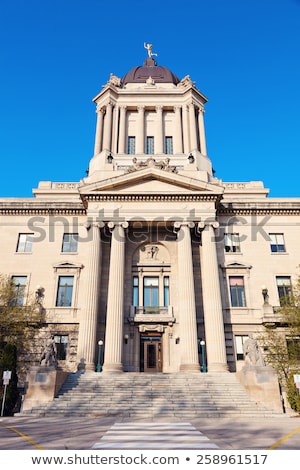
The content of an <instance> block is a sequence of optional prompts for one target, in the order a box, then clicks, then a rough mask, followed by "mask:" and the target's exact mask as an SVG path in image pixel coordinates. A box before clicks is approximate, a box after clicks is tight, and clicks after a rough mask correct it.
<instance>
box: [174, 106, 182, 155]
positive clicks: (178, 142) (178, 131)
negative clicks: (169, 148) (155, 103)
mask: <svg viewBox="0 0 300 470" xmlns="http://www.w3.org/2000/svg"><path fill="white" fill-rule="evenodd" d="M174 111H175V129H174V154H176V153H182V150H183V149H182V124H181V106H174Z"/></svg>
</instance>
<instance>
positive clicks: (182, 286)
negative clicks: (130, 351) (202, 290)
mask: <svg viewBox="0 0 300 470" xmlns="http://www.w3.org/2000/svg"><path fill="white" fill-rule="evenodd" d="M193 226H194V223H193V222H191V223H181V222H175V224H174V228H175V230H178V229H179V231H178V235H177V247H178V297H179V308H180V318H179V322H180V349H181V364H180V370H181V371H182V372H193V371H199V370H200V366H199V360H198V344H197V320H196V304H195V288H194V273H193V257H192V245H191V234H190V228H192V227H193Z"/></svg>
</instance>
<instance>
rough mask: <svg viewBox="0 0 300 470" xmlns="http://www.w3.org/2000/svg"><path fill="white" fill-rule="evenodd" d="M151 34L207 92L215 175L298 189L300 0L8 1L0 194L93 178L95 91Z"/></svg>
mask: <svg viewBox="0 0 300 470" xmlns="http://www.w3.org/2000/svg"><path fill="white" fill-rule="evenodd" d="M145 41H146V42H151V43H152V44H153V52H156V53H157V54H158V58H157V61H158V64H159V65H164V66H167V67H169V68H170V69H171V70H172V71H173V72H174V73H175V74H176V75H177V76H179V77H180V78H183V77H184V76H185V75H187V74H189V75H190V77H191V79H192V80H193V81H195V82H196V86H197V88H199V89H200V91H201V92H202V93H203V94H205V95H206V96H207V98H208V103H207V105H206V113H205V123H206V136H207V147H208V154H209V156H210V158H211V159H212V161H213V167H214V169H215V170H216V176H217V177H218V178H221V179H222V180H223V181H251V180H262V181H264V183H265V186H266V187H268V188H270V189H271V191H270V196H272V197H277V196H278V197H299V196H300V185H299V176H300V92H299V84H300V53H299V52H300V51H299V49H300V0H252V1H248V0H227V1H225V0H185V1H182V0H160V1H157V0H152V1H151V2H143V1H141V0H127V1H126V2H124V1H123V0H122V1H121V0H113V1H112V2H107V1H104V0H0V72H1V73H0V157H1V172H0V197H31V196H32V188H34V187H37V185H38V182H39V181H40V180H47V181H49V180H50V181H79V180H80V179H81V178H82V177H84V176H85V170H86V168H87V167H88V163H89V160H90V158H91V157H92V153H93V147H94V133H95V120H96V116H95V107H94V104H93V103H92V98H93V97H94V96H95V95H96V94H97V93H98V92H99V91H100V90H101V88H102V85H104V84H105V83H106V82H107V81H108V79H109V74H110V73H111V72H112V73H114V74H115V75H117V76H119V77H122V76H123V75H124V74H125V73H126V72H127V71H128V70H129V69H131V68H132V67H134V66H136V65H142V63H143V61H144V59H145V58H146V54H145V53H146V51H145V49H144V47H143V43H144V42H145Z"/></svg>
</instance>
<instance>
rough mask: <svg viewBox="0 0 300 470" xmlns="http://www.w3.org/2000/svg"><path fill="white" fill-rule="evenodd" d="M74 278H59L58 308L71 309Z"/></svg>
mask: <svg viewBox="0 0 300 470" xmlns="http://www.w3.org/2000/svg"><path fill="white" fill-rule="evenodd" d="M73 285H74V276H59V278H58V288H57V297H56V306H57V307H71V305H72V295H73Z"/></svg>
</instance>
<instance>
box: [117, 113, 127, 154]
mask: <svg viewBox="0 0 300 470" xmlns="http://www.w3.org/2000/svg"><path fill="white" fill-rule="evenodd" d="M125 137H126V106H120V122H119V142H118V153H126V147H125Z"/></svg>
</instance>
